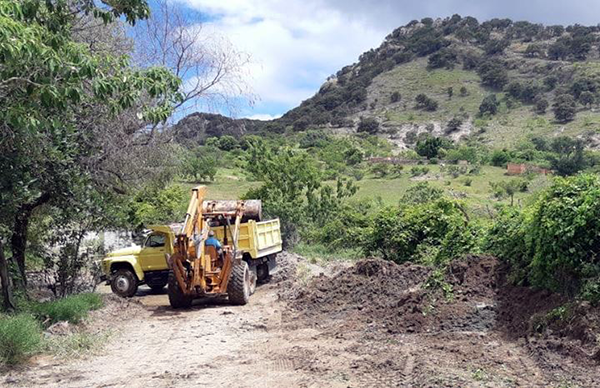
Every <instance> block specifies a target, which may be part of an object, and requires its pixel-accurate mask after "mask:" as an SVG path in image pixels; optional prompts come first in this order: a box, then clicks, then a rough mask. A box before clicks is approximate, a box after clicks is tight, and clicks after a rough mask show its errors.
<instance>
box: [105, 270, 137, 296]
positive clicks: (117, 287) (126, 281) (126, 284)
mask: <svg viewBox="0 0 600 388" xmlns="http://www.w3.org/2000/svg"><path fill="white" fill-rule="evenodd" d="M110 289H111V290H112V292H114V293H115V294H117V295H119V296H120V297H123V298H131V297H132V296H134V295H135V293H136V292H137V289H138V280H137V277H136V276H135V274H134V273H133V272H132V271H131V270H130V269H127V268H121V269H119V270H117V272H115V274H114V275H113V276H112V279H111V281H110Z"/></svg>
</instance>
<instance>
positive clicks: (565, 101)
mask: <svg viewBox="0 0 600 388" xmlns="http://www.w3.org/2000/svg"><path fill="white" fill-rule="evenodd" d="M576 108H577V105H576V103H575V99H574V98H573V96H571V95H570V94H562V95H560V96H558V97H556V100H554V104H552V109H553V110H554V117H555V118H556V120H558V121H559V122H562V123H565V122H567V121H571V120H573V118H574V117H575V112H576Z"/></svg>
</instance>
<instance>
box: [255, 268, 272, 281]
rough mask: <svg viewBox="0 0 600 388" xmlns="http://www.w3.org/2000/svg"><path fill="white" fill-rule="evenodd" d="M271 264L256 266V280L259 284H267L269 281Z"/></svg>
mask: <svg viewBox="0 0 600 388" xmlns="http://www.w3.org/2000/svg"><path fill="white" fill-rule="evenodd" d="M269 276H270V275H269V264H267V263H263V264H259V265H258V266H256V278H257V280H258V282H259V283H261V284H262V283H266V282H267V281H268V280H269Z"/></svg>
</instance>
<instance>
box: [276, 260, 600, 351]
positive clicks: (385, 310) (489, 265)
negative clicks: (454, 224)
mask: <svg viewBox="0 0 600 388" xmlns="http://www.w3.org/2000/svg"><path fill="white" fill-rule="evenodd" d="M506 273H507V272H506V268H505V267H503V266H501V265H500V264H499V263H498V260H497V259H496V258H494V257H489V256H476V255H471V256H466V257H464V258H462V259H460V260H456V261H454V262H452V263H451V264H450V265H449V266H448V268H447V271H446V272H445V274H443V276H442V279H440V278H439V276H436V274H435V273H434V272H433V271H432V270H431V269H430V268H428V267H423V266H420V265H414V264H408V263H405V264H402V265H398V264H395V263H392V262H388V261H383V260H378V259H367V260H363V261H359V262H358V263H356V265H355V266H353V267H350V268H347V269H345V270H343V271H341V272H340V273H338V274H337V275H335V276H332V277H328V276H325V275H321V276H317V277H315V278H314V279H313V280H312V281H311V282H310V283H309V284H308V286H305V287H299V286H298V285H296V287H297V289H295V290H294V291H293V292H292V291H290V290H286V292H285V294H284V295H285V296H286V297H287V298H288V300H289V305H290V306H291V311H290V312H289V317H288V318H289V319H288V321H289V323H290V324H292V325H298V324H300V323H299V322H303V323H304V324H308V325H310V326H314V327H317V328H320V329H324V330H327V331H329V332H330V333H347V332H352V331H360V333H361V335H362V336H366V337H368V338H379V337H381V336H389V335H396V334H417V333H427V334H444V333H473V334H484V335H485V334H495V335H499V336H502V337H503V338H506V339H508V340H513V341H517V340H521V341H524V343H525V344H526V345H527V346H530V347H531V349H532V350H534V351H537V352H538V353H539V355H540V358H544V357H546V353H547V351H552V352H556V351H560V352H562V353H564V354H565V355H569V356H572V357H575V358H576V359H584V358H585V359H586V360H587V361H590V362H600V343H599V338H600V319H599V318H600V308H591V307H590V306H589V305H587V308H586V307H585V305H584V306H582V305H580V304H578V305H575V304H573V305H572V306H573V307H572V308H568V311H566V312H565V311H563V310H561V309H564V306H565V303H567V299H566V298H565V297H563V296H561V295H557V294H552V293H550V292H548V291H541V290H534V289H531V288H527V287H516V286H513V285H510V284H509V283H508V282H507V281H506ZM575 306H577V307H575Z"/></svg>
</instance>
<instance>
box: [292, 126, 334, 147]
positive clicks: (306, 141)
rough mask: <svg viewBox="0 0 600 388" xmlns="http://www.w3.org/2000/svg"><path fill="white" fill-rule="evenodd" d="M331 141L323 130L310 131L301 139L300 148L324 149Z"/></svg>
mask: <svg viewBox="0 0 600 388" xmlns="http://www.w3.org/2000/svg"><path fill="white" fill-rule="evenodd" d="M328 141H329V136H328V135H327V134H326V133H325V132H323V131H321V130H309V131H306V133H305V134H304V135H303V136H302V137H301V138H300V142H299V143H298V145H299V147H300V148H312V147H323V146H324V145H326V144H327V142H328Z"/></svg>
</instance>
